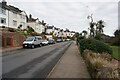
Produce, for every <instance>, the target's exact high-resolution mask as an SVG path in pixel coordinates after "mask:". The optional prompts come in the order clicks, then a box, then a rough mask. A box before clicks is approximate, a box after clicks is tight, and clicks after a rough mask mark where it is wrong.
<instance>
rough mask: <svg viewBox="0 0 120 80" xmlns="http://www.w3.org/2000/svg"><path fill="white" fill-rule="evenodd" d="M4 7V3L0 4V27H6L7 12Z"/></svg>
mask: <svg viewBox="0 0 120 80" xmlns="http://www.w3.org/2000/svg"><path fill="white" fill-rule="evenodd" d="M4 5H6V2H5V1H2V3H0V27H1V28H2V27H7V26H8V10H7V9H6V8H5V7H4Z"/></svg>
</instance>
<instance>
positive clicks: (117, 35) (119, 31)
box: [114, 29, 120, 37]
mask: <svg viewBox="0 0 120 80" xmlns="http://www.w3.org/2000/svg"><path fill="white" fill-rule="evenodd" d="M114 35H115V37H120V29H118V30H116V31H115V32H114Z"/></svg>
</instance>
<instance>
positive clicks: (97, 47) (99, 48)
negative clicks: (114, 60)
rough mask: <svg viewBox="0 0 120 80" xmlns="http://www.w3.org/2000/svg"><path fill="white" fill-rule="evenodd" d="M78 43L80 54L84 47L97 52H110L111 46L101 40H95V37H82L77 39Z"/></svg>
mask: <svg viewBox="0 0 120 80" xmlns="http://www.w3.org/2000/svg"><path fill="white" fill-rule="evenodd" d="M79 44H80V52H81V54H82V53H83V51H84V50H85V49H88V50H92V51H94V52H97V53H102V52H105V53H109V54H112V48H111V47H110V46H109V45H107V44H105V43H104V42H102V41H99V40H95V39H82V40H80V41H79Z"/></svg>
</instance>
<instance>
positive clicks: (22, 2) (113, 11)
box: [1, 0, 118, 36]
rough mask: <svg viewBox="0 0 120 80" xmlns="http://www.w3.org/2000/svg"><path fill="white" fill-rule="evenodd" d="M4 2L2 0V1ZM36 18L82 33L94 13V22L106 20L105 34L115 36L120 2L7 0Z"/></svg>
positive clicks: (112, 0) (108, 0)
mask: <svg viewBox="0 0 120 80" xmlns="http://www.w3.org/2000/svg"><path fill="white" fill-rule="evenodd" d="M1 1H2V0H1ZM6 1H7V2H8V3H7V4H8V5H13V6H16V7H18V8H20V9H21V10H24V11H26V13H27V14H32V15H33V17H34V18H39V19H40V21H41V20H45V22H46V23H47V24H49V25H54V26H56V27H58V28H63V29H66V28H68V29H70V30H73V31H77V32H81V31H83V30H87V31H88V27H89V21H90V20H88V19H87V16H88V15H89V14H91V13H93V19H94V21H98V20H101V19H102V20H104V21H105V28H104V33H105V34H107V35H110V36H113V33H114V31H115V30H116V29H117V28H118V0H104V1H102V2H101V1H100V0H98V1H97V2H96V1H95V0H6Z"/></svg>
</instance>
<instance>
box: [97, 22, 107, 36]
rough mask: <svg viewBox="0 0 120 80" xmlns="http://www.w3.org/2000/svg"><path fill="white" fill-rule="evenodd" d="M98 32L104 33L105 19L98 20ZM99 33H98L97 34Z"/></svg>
mask: <svg viewBox="0 0 120 80" xmlns="http://www.w3.org/2000/svg"><path fill="white" fill-rule="evenodd" d="M96 27H97V28H96V33H98V34H102V33H103V28H104V27H105V26H104V21H103V20H99V21H98V22H97V25H96ZM96 35H97V34H96Z"/></svg>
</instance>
